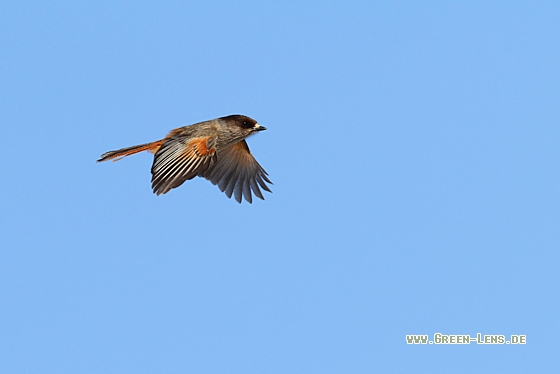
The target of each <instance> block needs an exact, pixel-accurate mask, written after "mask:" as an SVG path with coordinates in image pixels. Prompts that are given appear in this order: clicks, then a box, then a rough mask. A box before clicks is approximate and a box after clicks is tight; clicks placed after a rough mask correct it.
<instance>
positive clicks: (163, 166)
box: [152, 136, 216, 195]
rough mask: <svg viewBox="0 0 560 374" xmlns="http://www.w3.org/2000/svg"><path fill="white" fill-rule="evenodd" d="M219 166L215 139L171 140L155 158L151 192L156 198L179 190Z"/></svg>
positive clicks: (160, 149) (176, 138) (180, 138)
mask: <svg viewBox="0 0 560 374" xmlns="http://www.w3.org/2000/svg"><path fill="white" fill-rule="evenodd" d="M215 162H216V138H215V137H212V136H209V137H197V138H191V139H188V138H185V137H181V136H172V137H170V138H169V139H167V140H166V141H165V142H164V143H163V144H162V145H161V147H160V148H159V149H158V151H157V152H156V154H155V155H154V163H153V164H152V189H153V190H154V193H155V194H156V195H161V194H164V193H167V192H169V190H171V189H172V188H176V187H179V186H180V185H181V184H183V182H185V181H186V180H189V179H192V178H194V177H195V176H196V175H199V174H200V173H203V172H204V171H206V169H208V167H209V166H210V165H212V164H213V163H215Z"/></svg>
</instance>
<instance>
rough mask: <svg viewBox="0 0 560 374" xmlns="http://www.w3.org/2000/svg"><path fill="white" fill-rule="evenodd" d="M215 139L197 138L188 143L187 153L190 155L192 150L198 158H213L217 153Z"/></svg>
mask: <svg viewBox="0 0 560 374" xmlns="http://www.w3.org/2000/svg"><path fill="white" fill-rule="evenodd" d="M213 139H214V138H213V137H211V136H209V137H207V138H196V139H193V140H191V141H190V142H188V143H187V149H185V153H187V152H189V153H190V148H191V147H192V149H193V150H194V152H195V153H196V155H197V156H198V157H205V156H213V155H214V153H216V145H215V144H213V143H215V141H213Z"/></svg>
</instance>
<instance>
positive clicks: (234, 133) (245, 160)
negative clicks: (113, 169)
mask: <svg viewBox="0 0 560 374" xmlns="http://www.w3.org/2000/svg"><path fill="white" fill-rule="evenodd" d="M263 130H266V127H263V126H261V125H259V124H258V123H257V121H255V120H254V119H252V118H250V117H247V116H243V115H239V114H234V115H231V116H227V117H220V118H216V119H213V120H210V121H204V122H199V123H195V124H193V125H189V126H184V127H179V128H177V129H175V130H172V131H171V132H170V133H169V134H168V135H167V136H166V137H165V138H163V139H161V140H156V141H155V142H152V143H146V144H140V145H135V146H132V147H127V148H122V149H118V150H116V151H110V152H106V153H104V154H102V155H101V158H100V159H99V160H97V162H103V161H107V160H113V161H118V160H120V159H122V158H123V157H126V156H130V155H132V154H135V153H138V152H142V151H148V152H151V153H153V154H154V162H153V164H152V189H153V191H154V193H155V194H156V195H161V194H165V193H167V192H169V190H171V189H173V188H176V187H179V186H180V185H181V184H183V183H184V182H185V181H186V180H190V179H193V178H194V177H196V176H199V177H202V178H206V179H207V180H209V181H210V182H212V184H214V185H218V187H219V188H220V190H221V191H222V192H224V193H225V194H226V195H227V197H228V198H231V196H232V195H233V196H235V200H237V202H238V203H241V198H242V197H244V198H245V200H247V202H249V204H251V203H252V202H253V198H252V195H251V191H252V192H253V193H254V194H255V196H257V197H258V198H260V199H262V200H264V197H263V194H262V192H261V190H260V188H262V189H263V190H265V191H268V192H272V191H271V190H270V189H269V187H268V186H267V184H266V183H269V184H272V182H271V181H270V180H269V179H268V177H267V176H268V174H267V172H266V171H265V170H264V169H263V168H262V166H261V165H259V163H258V162H257V160H255V158H254V157H253V155H252V154H251V152H250V151H249V147H248V146H247V142H246V141H245V138H247V137H249V136H251V135H253V134H255V133H257V132H259V131H263ZM259 186H260V188H259Z"/></svg>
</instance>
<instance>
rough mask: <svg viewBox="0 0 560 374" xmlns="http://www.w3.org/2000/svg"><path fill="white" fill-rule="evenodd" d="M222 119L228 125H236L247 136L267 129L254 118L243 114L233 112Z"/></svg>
mask: <svg viewBox="0 0 560 374" xmlns="http://www.w3.org/2000/svg"><path fill="white" fill-rule="evenodd" d="M220 119H221V120H223V121H225V122H226V123H227V125H228V126H232V127H236V128H237V129H239V130H241V132H242V133H243V134H246V135H245V136H246V137H247V136H249V135H251V134H252V133H255V132H258V131H263V130H266V127H264V126H261V125H259V124H258V123H257V121H255V120H254V119H252V118H251V117H247V116H243V115H241V114H232V115H231V116H227V117H222V118H220Z"/></svg>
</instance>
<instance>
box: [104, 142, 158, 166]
mask: <svg viewBox="0 0 560 374" xmlns="http://www.w3.org/2000/svg"><path fill="white" fill-rule="evenodd" d="M162 144H163V139H162V140H158V141H155V142H152V143H146V144H140V145H134V146H132V147H127V148H121V149H118V150H116V151H109V152H105V153H103V154H102V155H101V158H100V159H99V160H97V162H103V161H107V160H113V161H119V160H120V159H121V158H124V157H126V156H130V155H133V154H135V153H138V152H142V151H149V152H152V153H156V152H157V150H158V149H159V147H161V145H162Z"/></svg>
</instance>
